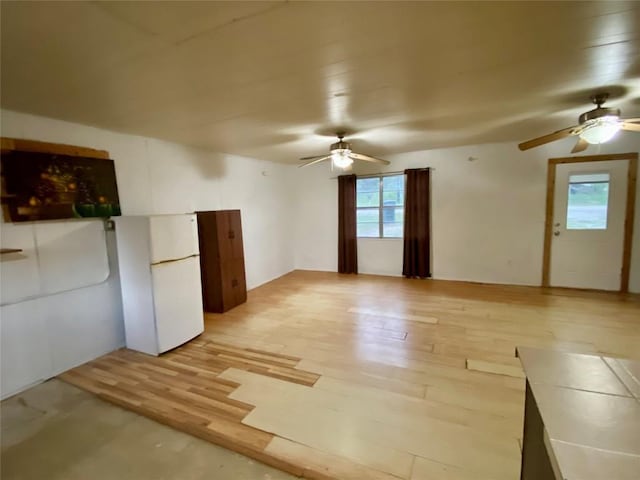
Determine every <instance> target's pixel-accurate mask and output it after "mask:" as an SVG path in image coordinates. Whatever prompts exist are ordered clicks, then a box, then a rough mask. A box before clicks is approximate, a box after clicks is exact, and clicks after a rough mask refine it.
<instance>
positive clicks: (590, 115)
mask: <svg viewBox="0 0 640 480" xmlns="http://www.w3.org/2000/svg"><path fill="white" fill-rule="evenodd" d="M602 117H620V109H619V108H604V107H598V108H594V109H593V110H589V111H588V112H585V113H583V114H582V115H580V117H578V121H579V122H580V124H583V123H585V122H588V121H589V120H595V119H597V118H602Z"/></svg>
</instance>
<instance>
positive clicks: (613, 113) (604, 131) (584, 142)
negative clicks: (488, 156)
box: [518, 93, 640, 153]
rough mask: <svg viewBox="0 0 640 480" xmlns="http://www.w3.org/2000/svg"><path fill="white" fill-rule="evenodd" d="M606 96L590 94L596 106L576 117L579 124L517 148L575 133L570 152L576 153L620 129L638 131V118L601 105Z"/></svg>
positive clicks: (639, 127)
mask: <svg viewBox="0 0 640 480" xmlns="http://www.w3.org/2000/svg"><path fill="white" fill-rule="evenodd" d="M607 98H609V94H608V93H598V94H596V95H592V96H591V101H592V102H593V103H595V104H596V108H594V109H593V110H589V111H588V112H585V113H583V114H582V115H580V117H579V118H578V121H579V122H580V124H579V125H575V126H573V127H569V128H565V129H562V130H558V131H557V132H553V133H550V134H548V135H543V136H542V137H538V138H534V139H533V140H528V141H526V142H523V143H521V144H519V145H518V148H519V149H520V150H529V149H530V148H534V147H539V146H540V145H544V144H545V143H551V142H555V141H556V140H561V139H563V138H566V137H571V136H576V135H577V136H578V137H579V138H578V141H577V142H576V144H575V146H574V147H573V149H572V150H571V153H578V152H582V151H583V150H586V149H587V147H588V146H589V145H590V144H593V145H597V144H600V143H606V142H608V141H609V140H611V139H612V138H613V137H614V136H615V135H616V133H618V132H619V131H620V130H627V131H629V132H640V123H639V122H640V118H627V119H624V118H620V110H619V109H617V108H605V107H603V106H602V104H603V103H604V102H605V101H606V100H607Z"/></svg>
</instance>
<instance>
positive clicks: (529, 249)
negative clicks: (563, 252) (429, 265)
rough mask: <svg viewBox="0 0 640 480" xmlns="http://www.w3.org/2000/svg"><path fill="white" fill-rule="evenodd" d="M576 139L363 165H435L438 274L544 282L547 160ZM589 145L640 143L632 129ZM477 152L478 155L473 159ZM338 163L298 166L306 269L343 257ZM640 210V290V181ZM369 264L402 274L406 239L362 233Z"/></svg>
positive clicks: (638, 281) (300, 250) (366, 267)
mask: <svg viewBox="0 0 640 480" xmlns="http://www.w3.org/2000/svg"><path fill="white" fill-rule="evenodd" d="M570 149H571V140H566V141H563V142H556V143H555V144H551V145H547V146H545V147H541V148H538V149H535V150H530V151H527V152H520V151H519V150H518V149H517V146H516V145H515V144H489V145H478V146H466V147H458V148H447V149H437V150H427V151H420V152H411V153H405V154H400V155H393V156H388V157H387V158H388V159H389V160H390V161H391V165H389V166H388V167H384V168H383V169H379V168H377V167H373V168H371V167H368V165H367V166H365V168H363V167H362V164H360V165H358V166H357V167H356V168H357V170H356V173H359V174H366V173H374V172H384V171H402V170H404V169H406V168H416V167H432V168H433V169H434V171H433V176H432V234H433V240H432V241H433V245H432V249H433V256H432V259H433V276H434V278H440V279H451V280H468V281H476V282H487V283H504V284H516V285H540V281H541V275H542V273H541V272H542V246H543V236H544V219H545V195H546V175H547V173H546V172H547V160H548V159H549V158H552V157H562V156H568V153H567V152H568V151H569V150H570ZM596 150H597V149H595V148H591V149H590V151H588V152H586V153H588V154H590V155H592V154H597V153H622V152H632V151H638V150H640V140H639V139H638V137H637V136H634V135H633V134H624V135H623V136H621V137H620V138H619V139H618V140H616V141H615V142H613V143H611V144H608V145H606V146H603V147H601V149H600V151H596ZM470 157H472V158H473V161H469V158H470ZM336 175H337V173H335V172H331V171H330V168H329V166H328V165H327V164H320V165H317V166H313V167H309V168H306V169H300V170H299V171H298V172H297V173H296V181H295V185H296V186H297V189H298V193H297V198H298V200H297V202H296V205H297V208H298V210H297V215H296V218H297V221H296V231H295V239H296V246H297V250H296V259H295V262H296V263H295V264H296V268H298V269H308V270H328V271H335V270H336V267H337V249H336V244H337V181H336V180H335V179H332V177H335V176H336ZM639 187H640V184H639ZM637 205H638V206H637V207H636V215H635V231H636V232H637V233H636V235H635V238H634V250H633V258H632V275H631V289H632V291H635V292H638V291H640V189H639V190H638V195H637ZM358 263H359V271H360V272H361V273H372V274H382V275H401V273H402V240H400V239H397V240H396V239H359V240H358Z"/></svg>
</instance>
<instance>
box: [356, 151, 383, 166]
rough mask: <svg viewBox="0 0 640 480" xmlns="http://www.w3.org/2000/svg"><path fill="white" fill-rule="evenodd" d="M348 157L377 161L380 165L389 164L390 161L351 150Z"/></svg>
mask: <svg viewBox="0 0 640 480" xmlns="http://www.w3.org/2000/svg"><path fill="white" fill-rule="evenodd" d="M349 157H350V158H353V159H354V160H364V161H365V162H373V163H379V164H381V165H389V163H390V162H389V161H387V160H382V159H381V158H376V157H372V156H371V155H365V154H363V153H354V152H351V153H350V154H349Z"/></svg>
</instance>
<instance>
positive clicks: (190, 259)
mask: <svg viewBox="0 0 640 480" xmlns="http://www.w3.org/2000/svg"><path fill="white" fill-rule="evenodd" d="M115 224H116V238H117V242H118V264H119V268H120V288H121V289H122V306H123V310H124V325H125V335H126V342H127V348H130V349H132V350H138V351H140V352H144V353H148V354H151V355H159V354H161V353H162V352H166V351H167V350H171V349H172V348H175V347H177V346H179V345H182V344H183V343H185V342H188V341H189V340H191V339H192V338H194V337H196V336H198V335H199V334H201V333H202V332H203V331H204V313H203V308H202V288H201V280H200V251H199V247H198V224H197V220H196V216H195V215H189V214H184V215H152V216H139V217H138V216H132V217H116V219H115Z"/></svg>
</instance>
